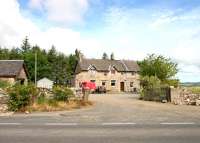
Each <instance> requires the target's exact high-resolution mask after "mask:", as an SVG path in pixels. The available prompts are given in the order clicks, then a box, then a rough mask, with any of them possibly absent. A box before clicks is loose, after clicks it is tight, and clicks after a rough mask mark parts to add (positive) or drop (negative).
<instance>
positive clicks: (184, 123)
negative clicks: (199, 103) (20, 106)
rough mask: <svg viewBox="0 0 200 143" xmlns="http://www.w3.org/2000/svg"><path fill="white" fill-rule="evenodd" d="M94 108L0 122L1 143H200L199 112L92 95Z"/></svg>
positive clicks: (131, 98)
mask: <svg viewBox="0 0 200 143" xmlns="http://www.w3.org/2000/svg"><path fill="white" fill-rule="evenodd" d="M91 100H92V101H94V102H95V106H94V107H90V108H86V109H83V110H82V109H81V110H75V111H70V112H68V111H65V112H55V113H34V114H28V115H24V114H16V115H14V116H11V117H0V143H45V142H47V143H55V142H57V143H62V142H63V143H79V142H81V143H133V142H136V143H147V142H148V143H157V142H158V143H171V142H173V143H199V142H200V108H199V107H196V106H175V105H171V104H161V103H155V102H145V101H139V100H137V98H136V96H133V95H94V96H91Z"/></svg>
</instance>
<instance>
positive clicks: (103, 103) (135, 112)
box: [62, 94, 200, 124]
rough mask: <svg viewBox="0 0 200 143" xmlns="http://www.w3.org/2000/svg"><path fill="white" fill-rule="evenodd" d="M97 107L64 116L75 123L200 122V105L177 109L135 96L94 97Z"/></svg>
mask: <svg viewBox="0 0 200 143" xmlns="http://www.w3.org/2000/svg"><path fill="white" fill-rule="evenodd" d="M90 100H92V101H93V102H94V103H95V105H94V107H91V108H89V109H83V110H79V111H75V112H70V113H66V114H62V116H63V117H64V118H65V119H67V120H68V121H76V122H82V123H84V122H86V123H88V122H89V123H95V122H135V123H141V124H142V123H145V124H148V123H149V124H152V123H155V124H156V123H158V122H159V123H160V122H196V123H200V107H199V106H184V105H182V106H180V105H179V106H178V105H172V104H170V103H156V102H149V101H141V100H138V96H137V95H134V94H93V95H90Z"/></svg>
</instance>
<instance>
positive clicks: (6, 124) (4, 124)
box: [0, 123, 21, 125]
mask: <svg viewBox="0 0 200 143" xmlns="http://www.w3.org/2000/svg"><path fill="white" fill-rule="evenodd" d="M0 125H21V123H0Z"/></svg>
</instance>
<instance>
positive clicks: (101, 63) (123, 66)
mask: <svg viewBox="0 0 200 143" xmlns="http://www.w3.org/2000/svg"><path fill="white" fill-rule="evenodd" d="M79 65H80V68H81V70H83V71H84V70H88V67H89V66H90V65H92V66H94V67H95V68H96V70H97V71H108V70H109V67H110V66H113V67H114V68H115V69H116V70H117V71H119V72H137V71H139V66H138V64H137V62H135V61H131V60H103V59H82V60H81V62H79Z"/></svg>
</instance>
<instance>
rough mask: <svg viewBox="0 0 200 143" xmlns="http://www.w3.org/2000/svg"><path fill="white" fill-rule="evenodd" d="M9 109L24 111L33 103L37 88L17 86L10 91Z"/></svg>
mask: <svg viewBox="0 0 200 143" xmlns="http://www.w3.org/2000/svg"><path fill="white" fill-rule="evenodd" d="M8 93H9V100H8V108H9V110H10V111H24V110H25V109H26V107H27V106H29V105H30V104H31V103H32V97H33V96H35V94H36V88H35V87H34V86H32V85H28V86H25V85H15V86H13V87H11V88H10V89H9V90H8Z"/></svg>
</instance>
